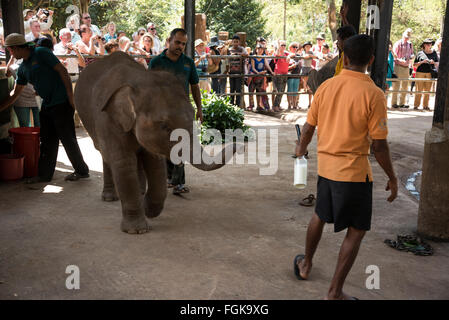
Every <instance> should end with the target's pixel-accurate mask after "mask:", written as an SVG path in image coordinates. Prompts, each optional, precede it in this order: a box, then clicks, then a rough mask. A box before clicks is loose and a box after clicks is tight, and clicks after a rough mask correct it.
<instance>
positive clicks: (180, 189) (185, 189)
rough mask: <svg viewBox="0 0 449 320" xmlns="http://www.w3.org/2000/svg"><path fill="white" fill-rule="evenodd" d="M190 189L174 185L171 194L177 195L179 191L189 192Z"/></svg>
mask: <svg viewBox="0 0 449 320" xmlns="http://www.w3.org/2000/svg"><path fill="white" fill-rule="evenodd" d="M189 192H190V190H189V188H187V187H182V188H178V187H174V188H173V194H176V195H179V194H181V193H189Z"/></svg>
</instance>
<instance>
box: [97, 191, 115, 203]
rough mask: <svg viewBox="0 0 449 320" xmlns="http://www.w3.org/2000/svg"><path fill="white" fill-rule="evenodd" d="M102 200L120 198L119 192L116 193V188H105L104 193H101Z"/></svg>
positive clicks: (107, 200) (109, 200)
mask: <svg viewBox="0 0 449 320" xmlns="http://www.w3.org/2000/svg"><path fill="white" fill-rule="evenodd" d="M101 200H103V201H106V202H111V201H117V200H119V198H118V196H117V194H116V193H115V190H112V191H111V190H103V193H102V194H101Z"/></svg>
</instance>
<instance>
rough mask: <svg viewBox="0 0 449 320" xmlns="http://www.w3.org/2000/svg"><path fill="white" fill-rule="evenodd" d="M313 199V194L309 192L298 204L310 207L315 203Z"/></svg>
mask: <svg viewBox="0 0 449 320" xmlns="http://www.w3.org/2000/svg"><path fill="white" fill-rule="evenodd" d="M315 200H316V198H315V196H314V195H313V194H309V196H308V197H307V198H304V199H302V200H301V201H300V202H299V204H300V205H301V206H304V207H312V206H313V205H314V204H315Z"/></svg>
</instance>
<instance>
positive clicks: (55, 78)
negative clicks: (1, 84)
mask: <svg viewBox="0 0 449 320" xmlns="http://www.w3.org/2000/svg"><path fill="white" fill-rule="evenodd" d="M58 63H60V61H59V60H58V58H56V57H55V55H54V54H53V52H51V51H50V49H48V48H44V47H38V48H32V49H31V53H30V57H29V58H28V59H27V60H23V62H22V64H21V65H20V67H19V69H18V70H17V84H19V85H23V86H25V85H27V83H31V84H32V85H33V86H34V90H36V92H37V94H38V95H39V96H40V97H41V98H42V99H43V101H42V107H51V106H54V105H57V104H62V103H64V102H66V101H67V100H68V98H67V91H66V88H65V86H64V82H62V79H61V76H60V75H59V73H58V72H57V71H56V70H55V69H53V68H54V67H55V66H56V65H57V64H58Z"/></svg>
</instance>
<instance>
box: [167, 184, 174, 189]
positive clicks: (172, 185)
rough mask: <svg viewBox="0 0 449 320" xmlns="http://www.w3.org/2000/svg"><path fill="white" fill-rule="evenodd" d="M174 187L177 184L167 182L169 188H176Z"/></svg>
mask: <svg viewBox="0 0 449 320" xmlns="http://www.w3.org/2000/svg"><path fill="white" fill-rule="evenodd" d="M174 187H175V185H174V184H172V183H169V184H167V188H169V189H171V188H174Z"/></svg>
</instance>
